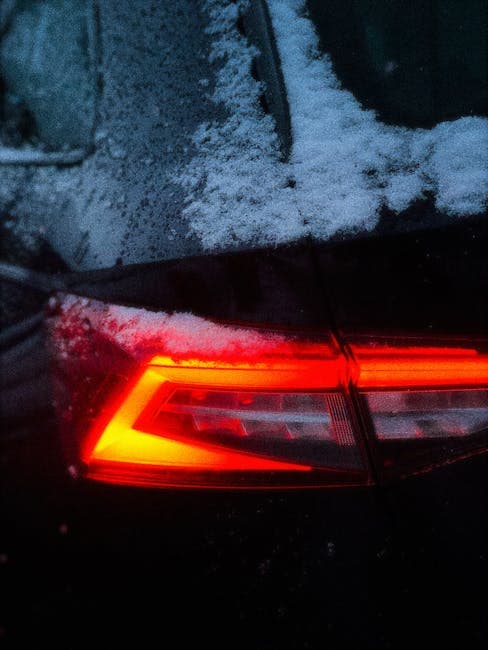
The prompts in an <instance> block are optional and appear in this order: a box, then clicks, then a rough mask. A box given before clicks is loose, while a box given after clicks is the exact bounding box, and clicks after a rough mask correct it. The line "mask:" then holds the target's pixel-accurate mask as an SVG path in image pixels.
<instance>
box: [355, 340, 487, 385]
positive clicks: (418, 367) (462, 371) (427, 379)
mask: <svg viewBox="0 0 488 650" xmlns="http://www.w3.org/2000/svg"><path fill="white" fill-rule="evenodd" d="M350 349H351V351H352V353H353V355H354V358H355V359H356V362H357V365H358V377H357V379H356V381H355V382H354V383H355V384H356V385H357V386H358V387H359V388H393V387H398V388H402V387H405V388H407V387H425V386H439V387H442V386H446V387H448V386H479V385H484V384H486V383H488V356H487V355H481V354H479V353H478V352H477V351H476V350H472V349H462V348H441V347H439V348H431V347H430V348H422V347H381V348H380V347H372V346H371V347H367V346H358V345H351V346H350Z"/></svg>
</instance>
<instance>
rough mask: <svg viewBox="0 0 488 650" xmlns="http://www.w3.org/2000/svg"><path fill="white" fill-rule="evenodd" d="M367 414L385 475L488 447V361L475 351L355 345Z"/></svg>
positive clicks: (372, 343)
mask: <svg viewBox="0 0 488 650" xmlns="http://www.w3.org/2000/svg"><path fill="white" fill-rule="evenodd" d="M350 348H351V350H352V353H353V355H354V358H355V360H356V363H357V368H358V376H357V379H356V384H357V387H358V391H359V395H360V400H361V405H362V411H363V414H364V417H365V418H366V420H367V421H368V422H367V425H366V426H367V428H368V429H369V431H370V435H371V440H370V445H371V447H372V449H373V452H374V453H373V458H374V459H375V463H376V468H377V472H378V474H379V475H380V476H381V477H383V478H393V477H396V476H405V475H408V474H411V473H413V472H418V471H425V470H428V469H431V468H433V467H436V466H438V465H442V464H444V463H447V462H452V461H454V460H456V459H459V458H463V457H465V456H469V455H472V454H475V453H478V452H481V451H484V450H485V449H486V443H487V431H488V357H487V355H486V354H481V353H480V352H479V351H478V350H477V349H475V348H474V347H471V346H470V345H469V343H468V342H466V343H465V346H464V347H461V346H459V344H457V345H452V346H449V347H447V346H442V345H440V346H438V347H433V346H432V345H429V344H427V345H423V346H422V345H411V344H410V343H409V342H408V341H403V342H400V343H398V342H396V343H393V344H392V343H390V342H385V341H383V342H382V341H381V340H379V339H376V340H370V341H368V342H363V343H361V344H358V343H353V344H352V345H351V346H350Z"/></svg>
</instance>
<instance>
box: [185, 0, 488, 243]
mask: <svg viewBox="0 0 488 650" xmlns="http://www.w3.org/2000/svg"><path fill="white" fill-rule="evenodd" d="M247 4H248V3H247V2H246V1H240V2H236V3H233V4H229V3H227V2H225V0H207V1H206V2H205V3H204V6H205V9H206V11H207V12H208V15H209V18H210V23H209V27H208V28H207V32H208V33H210V34H211V35H212V37H213V44H212V46H211V52H210V61H212V62H215V61H220V62H221V68H220V70H219V72H218V74H217V77H216V81H215V89H214V92H213V94H212V95H211V100H212V101H213V102H214V103H215V104H217V105H222V106H224V107H225V109H226V110H227V119H225V120H223V121H222V120H221V121H217V120H214V121H212V122H205V123H203V124H201V125H200V126H199V127H198V129H197V130H196V131H195V133H194V135H193V144H194V145H195V147H196V150H197V153H196V155H195V156H194V158H193V160H192V161H191V162H190V163H189V164H188V165H187V167H186V168H185V169H184V171H183V172H182V173H181V174H180V175H179V176H178V177H177V180H178V181H179V182H180V183H182V184H183V186H184V187H185V188H186V191H187V203H186V208H185V211H184V214H185V215H186V216H187V217H188V219H189V222H190V228H191V230H192V231H193V232H194V233H196V235H197V236H198V237H199V238H200V239H201V241H202V244H203V246H204V248H206V249H208V250H212V249H224V248H229V247H232V246H235V245H242V244H250V245H266V244H278V243H280V242H286V241H293V240H296V239H298V238H300V237H303V236H306V235H312V236H313V237H315V238H317V239H327V238H329V237H330V236H331V235H333V234H335V233H337V232H338V231H344V230H346V231H354V230H360V229H372V228H374V226H375V225H376V223H377V221H378V218H379V213H380V209H381V208H382V206H386V207H388V208H390V209H391V210H393V211H395V212H398V213H400V212H401V211H403V210H405V209H406V208H407V207H408V206H409V205H410V204H411V203H412V202H413V201H414V200H415V199H418V198H422V197H424V196H425V195H426V193H427V192H428V193H431V194H433V196H434V197H435V203H436V207H437V209H438V210H440V211H443V212H445V213H447V214H449V215H451V216H453V217H456V216H460V215H472V214H477V213H480V212H482V211H483V209H484V208H485V207H486V204H487V201H488V120H486V119H484V118H479V117H463V118H460V119H458V120H456V121H453V122H444V123H441V124H438V125H437V126H435V127H434V128H433V129H431V130H424V129H408V128H402V127H395V126H389V125H386V124H383V123H382V122H380V121H379V120H378V119H377V117H376V115H375V113H374V112H373V111H370V110H365V109H364V108H362V107H361V105H360V104H359V103H358V102H357V100H356V99H355V98H354V96H353V95H352V94H351V93H350V92H348V91H347V90H345V89H343V88H341V85H340V82H339V80H338V79H337V77H336V76H335V74H334V70H333V68H332V64H331V61H330V59H329V57H328V56H327V55H321V54H320V53H319V50H318V38H317V35H316V33H315V31H314V27H313V24H312V22H311V21H310V19H309V18H308V17H307V15H306V13H305V11H304V9H305V2H304V0H268V7H269V10H270V15H271V20H272V24H273V28H274V32H275V36H276V41H277V47H278V51H279V55H280V58H281V63H282V70H283V75H284V79H285V86H286V88H287V93H288V100H289V105H290V114H291V123H292V134H293V145H292V152H291V156H290V160H289V161H288V162H281V161H280V157H279V154H280V152H279V148H278V141H277V138H276V135H275V132H274V125H273V122H272V119H271V118H270V116H267V115H264V114H263V112H262V110H261V108H260V106H259V102H258V97H259V92H260V84H259V82H256V81H255V80H254V79H253V78H252V76H251V74H250V68H251V63H252V59H253V55H254V51H253V48H252V47H251V46H249V44H248V43H247V42H246V40H245V38H244V37H243V36H242V35H241V34H240V33H239V32H238V30H237V28H236V20H237V16H238V12H239V11H242V10H244V9H245V7H246V6H247ZM290 179H293V180H294V181H295V187H294V188H292V187H290Z"/></svg>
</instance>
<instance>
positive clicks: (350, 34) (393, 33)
mask: <svg viewBox="0 0 488 650" xmlns="http://www.w3.org/2000/svg"><path fill="white" fill-rule="evenodd" d="M308 7H309V11H310V15H311V18H312V20H313V21H314V23H315V25H316V28H317V31H318V33H319V37H320V40H321V45H322V47H323V49H324V51H325V52H327V53H329V54H330V55H331V58H332V60H333V63H334V66H335V69H336V72H337V74H338V76H339V78H340V79H341V81H342V82H343V84H344V86H345V87H347V88H348V89H349V90H351V91H352V92H353V93H354V94H355V95H356V97H357V98H358V99H359V100H360V101H361V102H362V103H363V105H365V106H366V107H369V108H374V109H376V110H377V111H378V114H379V116H380V118H382V119H383V120H384V121H386V122H390V123H395V124H404V125H406V126H418V127H429V126H432V125H433V124H435V123H437V122H440V121H443V120H451V119H455V118H458V117H461V116H464V115H487V114H488V106H487V103H488V102H487V86H486V79H487V62H488V51H487V14H488V4H487V3H486V2H485V0H464V1H463V2H460V1H459V0H443V1H442V2H433V1H432V0H327V2H325V1H324V0H309V1H308Z"/></svg>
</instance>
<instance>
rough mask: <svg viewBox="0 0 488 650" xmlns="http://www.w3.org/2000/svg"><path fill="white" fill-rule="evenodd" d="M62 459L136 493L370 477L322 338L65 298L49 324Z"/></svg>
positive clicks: (336, 355) (336, 364) (341, 378)
mask: <svg viewBox="0 0 488 650" xmlns="http://www.w3.org/2000/svg"><path fill="white" fill-rule="evenodd" d="M51 338H52V341H53V343H54V348H55V353H56V354H55V376H56V378H57V382H56V383H57V401H58V404H59V408H60V412H61V414H62V433H63V440H64V442H65V445H66V450H67V454H68V457H69V458H70V462H71V464H74V465H76V464H77V463H78V462H79V461H80V460H81V470H82V472H83V474H84V475H86V476H88V477H90V478H93V479H97V480H102V481H109V482H115V483H128V484H135V485H148V486H157V487H164V486H176V487H193V486H202V487H219V486H225V487H237V488H239V487H266V486H281V487H290V486H323V485H360V484H366V483H368V482H369V481H370V477H369V472H368V468H367V463H366V461H365V455H364V453H363V448H362V446H361V442H360V439H359V437H358V433H357V430H356V428H355V427H354V425H353V422H354V414H353V412H352V410H351V406H350V398H349V395H348V393H347V385H348V383H349V376H348V365H347V363H346V360H345V358H344V357H343V355H341V353H340V350H339V348H338V347H337V345H336V344H335V343H334V341H333V340H332V339H331V338H330V337H327V336H323V337H321V338H320V339H318V338H315V339H314V340H311V339H308V340H304V339H303V338H297V337H295V336H292V335H284V334H279V333H276V332H262V331H258V330H254V329H250V328H248V329H246V328H234V327H228V326H222V325H217V324H214V323H210V322H208V321H204V320H203V319H200V318H196V317H193V316H189V315H178V314H176V315H173V316H168V315H166V314H156V313H150V312H146V311H144V310H138V309H130V308H124V307H119V306H114V305H105V304H103V303H99V302H96V301H90V302H88V301H86V300H83V299H77V298H74V297H71V296H67V297H64V298H63V299H62V301H61V303H60V305H59V309H58V313H57V315H56V316H55V317H53V318H52V319H51Z"/></svg>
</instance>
